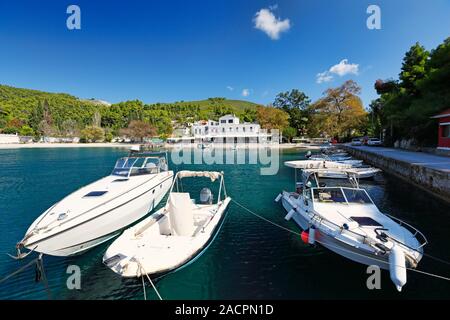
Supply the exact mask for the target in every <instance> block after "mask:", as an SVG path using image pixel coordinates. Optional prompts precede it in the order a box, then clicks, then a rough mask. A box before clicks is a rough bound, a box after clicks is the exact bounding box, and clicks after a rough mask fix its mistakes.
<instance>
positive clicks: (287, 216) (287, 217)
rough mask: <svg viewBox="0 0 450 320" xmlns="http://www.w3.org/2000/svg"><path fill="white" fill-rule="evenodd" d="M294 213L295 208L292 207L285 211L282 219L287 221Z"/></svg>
mask: <svg viewBox="0 0 450 320" xmlns="http://www.w3.org/2000/svg"><path fill="white" fill-rule="evenodd" d="M294 213H295V208H292V209H291V210H290V211H289V212H288V213H287V215H286V216H285V217H284V219H286V220H287V221H289V220H291V218H292V216H293V215H294Z"/></svg>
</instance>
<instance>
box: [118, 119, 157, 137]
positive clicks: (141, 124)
mask: <svg viewBox="0 0 450 320" xmlns="http://www.w3.org/2000/svg"><path fill="white" fill-rule="evenodd" d="M156 133H157V130H156V128H155V127H153V126H152V125H150V123H148V122H145V121H140V120H132V121H131V122H130V124H129V125H128V127H127V128H125V129H122V130H121V134H122V135H124V136H126V137H128V138H130V139H131V140H132V141H139V142H142V141H143V140H144V138H151V137H153V136H155V135H156Z"/></svg>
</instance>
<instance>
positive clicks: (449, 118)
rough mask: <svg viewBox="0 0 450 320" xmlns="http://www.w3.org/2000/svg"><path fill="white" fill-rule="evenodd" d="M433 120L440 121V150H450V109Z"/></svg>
mask: <svg viewBox="0 0 450 320" xmlns="http://www.w3.org/2000/svg"><path fill="white" fill-rule="evenodd" d="M432 118H435V119H439V137H438V139H439V140H438V149H444V150H450V109H446V110H444V111H442V112H441V113H439V114H438V115H435V116H434V117H432Z"/></svg>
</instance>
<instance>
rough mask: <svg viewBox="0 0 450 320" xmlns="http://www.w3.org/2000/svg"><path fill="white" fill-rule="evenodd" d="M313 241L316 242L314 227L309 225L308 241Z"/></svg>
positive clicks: (312, 242) (311, 242)
mask: <svg viewBox="0 0 450 320" xmlns="http://www.w3.org/2000/svg"><path fill="white" fill-rule="evenodd" d="M315 242H316V228H314V227H311V228H309V237H308V243H309V244H314V243H315Z"/></svg>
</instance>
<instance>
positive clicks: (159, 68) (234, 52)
mask: <svg viewBox="0 0 450 320" xmlns="http://www.w3.org/2000/svg"><path fill="white" fill-rule="evenodd" d="M70 4H77V5H79V7H80V8H81V30H68V29H67V27H66V19H67V17H68V16H69V15H68V14H67V13H66V9H67V7H68V6H69V5H70ZM370 4H376V5H378V6H379V7H380V9H381V30H369V29H368V28H367V27H366V19H367V17H368V16H369V15H368V14H367V13H366V9H367V7H368V6H369V5H370ZM261 9H265V10H264V11H261ZM257 13H259V15H258V18H257V16H256V15H257ZM257 23H258V25H259V26H260V27H259V28H256V27H255V25H256V24H257ZM277 31H278V32H277ZM448 36H450V1H448V0H433V1H418V0H417V1H416V0H389V1H381V0H380V1H377V0H372V1H364V0H340V1H331V0H307V1H306V0H296V1H293V0H291V1H283V0H276V1H251V0H246V1H238V0H214V1H212V0H211V1H199V0H191V1H170V0H165V1H162V0H159V1H156V0H150V1H134V0H131V1H79V0H73V1H71V2H68V1H67V2H66V1H61V0H55V1H21V0H17V1H14V2H8V3H7V2H6V1H2V2H1V3H0V44H1V48H0V83H2V84H8V85H13V86H18V87H25V88H33V89H39V90H45V91H51V92H67V93H70V94H73V95H76V96H79V97H82V98H91V97H95V98H99V99H104V100H108V101H111V102H118V101H123V100H127V99H141V100H143V101H144V102H148V103H152V102H171V101H179V100H196V99H204V98H208V97H215V96H220V97H227V98H230V99H246V100H250V101H254V102H258V103H264V104H267V103H270V102H272V101H273V99H274V97H275V95H276V94H277V93H278V92H280V91H285V90H289V89H292V88H298V89H300V90H302V91H304V92H305V93H306V94H307V95H309V96H310V97H311V98H312V99H313V100H314V99H317V98H319V97H320V96H321V94H322V92H323V91H324V90H325V89H326V88H328V87H330V86H338V85H340V84H341V83H342V82H344V81H345V80H347V79H354V80H355V81H357V82H358V83H359V84H360V85H361V87H362V94H361V97H362V99H363V101H364V104H365V105H366V106H367V105H368V103H369V102H370V100H371V99H373V98H375V97H376V93H375V91H374V89H373V83H374V81H375V80H376V79H378V78H382V79H383V78H389V77H397V76H398V73H399V71H400V66H401V59H402V57H403V55H404V53H405V52H406V51H407V50H408V48H409V47H410V46H411V45H413V44H414V43H415V42H416V41H419V42H420V43H421V44H423V45H424V46H425V47H426V48H427V49H432V48H434V47H436V46H437V45H438V44H439V43H441V42H442V41H443V40H444V39H445V38H446V37H448ZM344 59H346V60H345V61H344V62H342V61H343V60H344ZM333 66H335V67H334V68H333ZM318 73H322V74H323V79H324V80H331V78H332V80H331V81H328V82H322V83H317V74H318ZM330 77H331V78H330ZM243 94H244V95H243Z"/></svg>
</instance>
